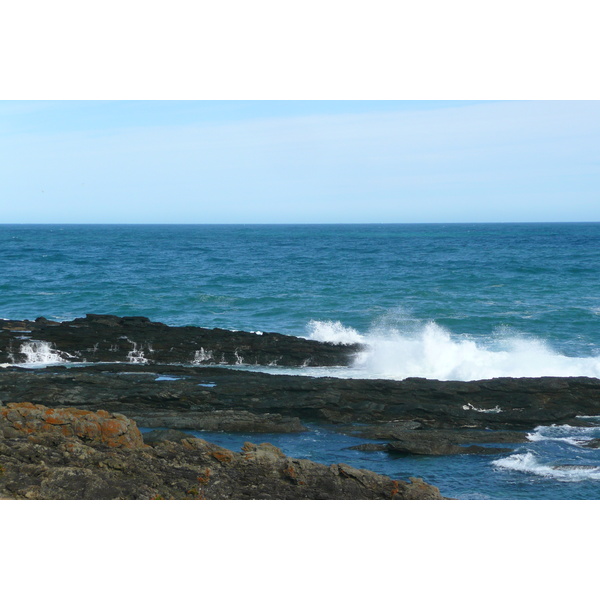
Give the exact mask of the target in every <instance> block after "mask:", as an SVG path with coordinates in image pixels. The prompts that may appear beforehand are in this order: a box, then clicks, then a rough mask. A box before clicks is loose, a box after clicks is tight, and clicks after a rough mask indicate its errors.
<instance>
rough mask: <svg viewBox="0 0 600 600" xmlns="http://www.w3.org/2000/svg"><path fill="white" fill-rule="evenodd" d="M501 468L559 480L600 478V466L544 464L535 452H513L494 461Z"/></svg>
mask: <svg viewBox="0 0 600 600" xmlns="http://www.w3.org/2000/svg"><path fill="white" fill-rule="evenodd" d="M492 464H493V465H494V466H496V467H498V468H500V469H504V470H507V471H518V472H520V473H529V474H532V475H538V476H540V477H546V478H551V479H557V480H559V481H584V480H588V479H593V480H600V467H596V466H590V465H549V464H543V463H541V462H540V461H539V459H538V457H537V456H536V455H535V454H533V452H525V453H524V454H511V455H510V456H507V457H506V458H500V459H498V460H495V461H493V462H492Z"/></svg>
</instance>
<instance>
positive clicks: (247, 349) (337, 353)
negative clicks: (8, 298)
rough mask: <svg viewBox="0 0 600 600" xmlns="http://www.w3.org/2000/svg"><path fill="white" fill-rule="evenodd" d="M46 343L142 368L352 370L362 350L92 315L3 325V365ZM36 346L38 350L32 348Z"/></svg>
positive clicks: (60, 351) (84, 358) (75, 356)
mask: <svg viewBox="0 0 600 600" xmlns="http://www.w3.org/2000/svg"><path fill="white" fill-rule="evenodd" d="M39 342H45V343H47V344H49V349H50V350H51V351H52V352H54V353H55V355H56V357H57V358H58V359H63V360H70V361H81V362H117V361H123V362H134V363H139V364H155V363H181V364H190V363H193V364H206V365H210V364H228V365H235V364H241V363H247V364H257V365H271V364H272V365H281V366H302V365H306V366H308V365H310V366H335V365H348V364H350V362H351V361H352V358H353V356H354V355H355V354H356V353H357V352H358V351H359V350H360V346H358V345H356V344H354V345H339V344H331V343H323V342H316V341H313V340H306V339H304V338H298V337H294V336H289V335H282V334H279V333H266V332H265V333H263V332H259V333H249V332H245V331H228V330H225V329H205V328H203V327H191V326H190V327H170V326H168V325H165V324H163V323H157V322H153V321H150V320H149V319H147V318H146V317H117V316H115V315H94V314H88V315H86V317H85V318H78V319H73V320H72V321H64V322H58V321H49V320H48V319H45V318H43V317H39V318H38V319H36V320H35V321H29V320H25V321H14V320H6V319H4V320H0V363H11V362H15V363H19V362H25V361H26V360H27V359H28V354H27V351H29V352H31V350H32V348H33V349H34V350H35V349H36V348H38V349H39V347H36V346H35V344H36V343H39ZM32 344H33V346H32Z"/></svg>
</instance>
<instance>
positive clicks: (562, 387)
mask: <svg viewBox="0 0 600 600" xmlns="http://www.w3.org/2000/svg"><path fill="white" fill-rule="evenodd" d="M0 328H1V329H0V362H1V361H4V362H5V365H4V366H5V368H3V369H0V408H2V405H3V406H4V407H7V406H10V405H11V404H15V403H17V404H18V403H24V402H25V403H33V404H34V405H37V404H40V405H43V406H45V407H46V410H65V409H67V410H71V409H78V410H84V411H91V412H96V411H108V413H113V414H114V413H116V414H121V415H124V417H123V418H127V419H131V420H133V421H135V423H137V426H139V427H144V428H163V429H171V430H196V431H227V432H238V433H248V434H250V433H265V432H275V433H286V432H289V433H292V432H301V431H305V430H306V428H309V427H311V426H313V425H315V424H317V425H320V426H326V427H330V428H334V429H335V430H336V431H338V432H342V433H344V434H346V435H348V440H349V443H348V446H349V447H351V448H353V449H354V450H356V452H368V451H386V452H390V453H394V454H396V455H429V456H444V455H454V454H501V453H509V452H511V451H512V450H513V449H514V447H515V446H516V445H520V444H523V443H526V442H527V436H526V434H527V432H529V431H531V430H532V429H533V428H534V427H536V426H539V425H552V424H556V425H565V424H566V425H577V426H586V425H592V424H593V422H592V421H587V420H586V417H594V416H597V415H600V380H598V379H594V378H588V377H540V378H497V379H491V380H482V381H470V382H458V381H435V380H427V379H418V378H410V379H406V380H403V381H391V380H360V379H337V378H332V377H321V378H316V377H306V376H299V375H271V374H266V373H260V372H256V371H244V370H239V369H235V368H231V366H233V365H236V364H238V363H239V362H240V357H243V360H244V362H250V363H251V364H258V365H270V364H272V363H273V362H274V361H275V360H277V361H278V362H277V364H280V365H287V366H290V365H296V366H299V365H308V364H310V365H323V366H325V365H327V366H329V365H344V364H349V362H350V361H351V359H352V356H354V355H355V354H356V352H358V351H359V349H360V348H359V347H358V346H356V345H352V346H344V345H335V344H324V343H320V342H313V341H310V340H304V339H301V338H294V337H292V336H281V335H279V334H267V333H263V334H257V333H245V332H228V331H224V330H218V329H215V330H205V329H202V328H197V327H173V328H172V327H168V326H167V325H163V324H160V323H152V322H150V321H148V320H147V319H144V318H143V317H124V318H121V317H115V316H111V315H88V316H87V317H86V318H85V319H74V320H73V321H70V322H65V323H54V322H50V321H47V320H46V319H42V318H40V319H36V320H35V321H6V320H5V321H0ZM35 343H40V344H42V343H43V344H46V348H51V351H52V352H54V353H55V355H56V356H59V357H62V358H67V357H70V359H71V360H73V361H81V362H83V361H85V362H86V363H87V364H84V365H79V366H77V367H76V368H74V367H70V366H68V365H54V366H48V367H46V368H44V369H33V370H32V369H24V368H21V367H19V366H18V365H16V364H14V363H18V362H23V360H24V358H25V357H26V352H24V350H26V349H27V347H28V346H27V345H29V348H31V344H35ZM136 352H137V353H136ZM215 357H217V358H218V363H219V364H218V366H217V365H214V364H213V363H214V362H215ZM109 359H110V360H109ZM117 361H120V362H117ZM7 363H8V364H7ZM93 363H96V364H93ZM98 363H100V364H98ZM174 363H175V364H174ZM177 363H180V364H177ZM227 365H229V366H227ZM3 410H5V409H3ZM157 435H158V434H157ZM181 435H183V434H181V431H179V434H178V433H177V432H171V433H170V434H168V435H167V434H162V436H163V442H164V443H166V444H171V445H172V444H176V447H177V452H182V450H181V448H179V446H180V445H181V444H182V443H183V442H182V441H181V440H182V439H183V438H181ZM165 436H166V437H167V438H168V439H167V440H166V441H164V438H165ZM352 436H359V437H361V438H366V439H372V440H375V441H374V443H372V444H371V443H370V444H364V443H363V444H353V443H352V441H353V440H352ZM158 437H159V438H160V435H158ZM11 439H12V438H11ZM149 439H151V438H149ZM173 440H175V441H173ZM184 441H185V440H184ZM163 442H160V443H163ZM11 443H12V442H11ZM23 443H24V442H23ZM77 443H79V444H81V443H83V442H82V441H81V440H80V441H79V442H77ZM152 443H155V442H152ZM157 443H159V442H157ZM160 443H159V445H160ZM193 443H200V442H193ZM203 443H204V444H207V442H203ZM188 445H189V443H188ZM156 448H158V445H157V446H156ZM114 451H116V450H114ZM144 451H145V452H149V450H148V449H147V448H146V450H144ZM226 452H229V451H226ZM273 452H275V451H273ZM280 458H281V460H292V459H287V457H285V458H282V457H280ZM177 460H179V459H177ZM182 460H183V459H182ZM232 460H233V459H232ZM236 460H237V459H236ZM240 460H241V459H240ZM234 462H235V461H234ZM203 464H204V463H203ZM282 464H283V463H282ZM314 464H316V463H314ZM86 468H87V467H86ZM282 468H283V467H282ZM373 475H374V474H373ZM157 493H158V492H157ZM219 493H221V494H223V496H222V497H233V496H227V495H226V494H225V492H223V491H221V492H219ZM244 493H246V492H244ZM264 493H266V492H261V494H264ZM278 493H279V492H278ZM282 493H283V492H282ZM340 493H341V492H340ZM344 493H346V492H344ZM285 494H287V492H286V493H285ZM285 494H284V495H283V496H281V497H291V496H287V495H285ZM312 494H313V495H312V496H310V497H321V496H319V493H318V492H316V491H314V492H312ZM209 495H210V494H209ZM207 497H208V496H207ZM211 497H213V496H211ZM236 497H237V496H236ZM257 497H259V496H257ZM260 497H263V496H260ZM275 497H278V496H275ZM307 497H308V496H307ZM336 497H340V496H336ZM344 497H352V496H347V495H346V496H344ZM361 497H362V496H361Z"/></svg>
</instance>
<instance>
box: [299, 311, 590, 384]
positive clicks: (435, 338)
mask: <svg viewBox="0 0 600 600" xmlns="http://www.w3.org/2000/svg"><path fill="white" fill-rule="evenodd" d="M308 329H309V337H310V338H311V339H314V340H319V341H327V342H334V343H337V344H342V343H361V344H363V345H364V346H365V349H364V350H363V351H362V352H360V353H359V354H358V355H357V356H356V359H355V361H354V365H353V367H352V368H349V369H347V370H346V371H345V372H344V373H339V372H338V373H335V375H334V376H338V377H339V376H340V375H341V376H347V377H363V378H385V379H406V378H407V377H425V378H428V379H440V380H446V381H448V380H459V381H472V380H476V379H490V378H493V377H543V376H557V377H558V376H560V377H575V376H588V377H600V356H593V357H570V356H565V355H563V354H560V353H558V352H556V351H555V350H553V349H552V348H551V347H550V346H549V345H548V344H547V343H545V342H544V341H543V340H539V339H535V338H524V337H519V336H518V335H515V334H514V333H511V332H509V331H498V332H496V333H495V334H494V335H492V336H490V337H489V338H487V339H483V338H478V339H475V338H473V337H468V336H457V335H453V334H451V333H450V332H449V331H448V330H446V329H444V328H443V327H441V326H439V325H438V324H436V323H434V322H428V323H425V324H422V323H416V324H414V323H413V324H412V325H411V326H410V327H409V326H406V327H405V328H399V327H384V326H383V325H380V326H379V327H377V328H374V329H373V330H371V331H370V332H368V333H367V334H365V335H362V334H360V333H359V332H358V331H356V330H355V329H353V328H351V327H346V326H344V325H343V324H342V323H340V322H332V321H325V322H322V321H311V322H310V323H309V327H308Z"/></svg>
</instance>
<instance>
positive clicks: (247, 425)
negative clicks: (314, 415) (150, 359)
mask: <svg viewBox="0 0 600 600" xmlns="http://www.w3.org/2000/svg"><path fill="white" fill-rule="evenodd" d="M131 416H132V418H134V419H135V420H136V422H137V423H138V425H139V426H140V427H172V428H175V429H193V430H196V431H230V432H240V433H297V432H301V431H306V427H304V425H302V423H301V422H300V419H298V418H297V417H282V416H281V415H277V414H259V415H255V414H252V413H250V412H248V411H244V410H237V411H236V410H214V411H210V412H192V411H186V412H178V411H154V412H150V411H145V412H143V413H140V414H139V415H134V414H132V415H131Z"/></svg>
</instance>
